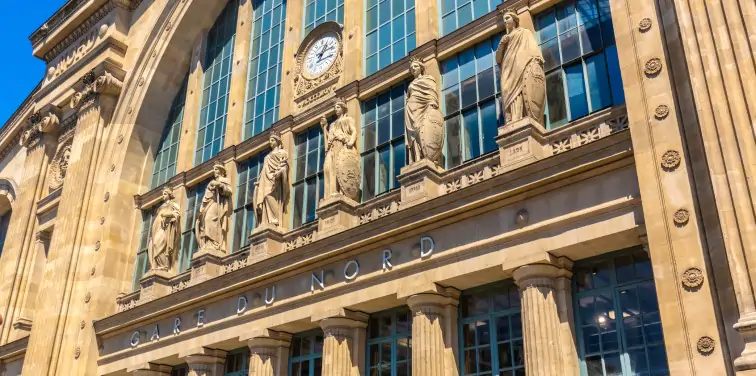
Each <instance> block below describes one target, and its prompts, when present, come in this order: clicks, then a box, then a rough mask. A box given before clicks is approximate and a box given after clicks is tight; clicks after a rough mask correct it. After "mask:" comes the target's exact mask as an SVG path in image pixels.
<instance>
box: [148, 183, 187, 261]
mask: <svg viewBox="0 0 756 376" xmlns="http://www.w3.org/2000/svg"><path fill="white" fill-rule="evenodd" d="M162 197H163V203H162V204H161V205H160V206H159V207H158V208H157V210H156V211H155V216H154V218H155V219H154V221H153V222H152V229H151V231H152V232H151V233H150V240H149V243H148V245H147V255H148V257H149V260H150V266H151V267H152V270H162V271H170V270H172V269H173V264H174V263H175V261H176V258H177V257H176V256H177V252H178V246H179V231H180V230H179V227H180V224H181V211H180V209H179V205H178V204H177V203H176V202H175V201H174V198H175V197H174V196H173V191H171V190H170V189H168V188H163V192H162Z"/></svg>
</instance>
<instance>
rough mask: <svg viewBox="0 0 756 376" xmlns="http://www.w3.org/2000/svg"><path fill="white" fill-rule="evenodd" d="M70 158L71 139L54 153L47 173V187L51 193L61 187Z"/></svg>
mask: <svg viewBox="0 0 756 376" xmlns="http://www.w3.org/2000/svg"><path fill="white" fill-rule="evenodd" d="M70 158H71V139H69V140H68V141H66V143H64V144H63V145H62V146H61V147H60V148H58V151H57V152H55V156H54V157H53V159H52V162H51V163H50V169H49V172H48V173H47V185H48V187H49V188H50V191H51V192H52V191H54V190H56V189H58V188H60V187H62V186H63V180H64V179H65V178H66V172H67V171H68V161H69V159H70Z"/></svg>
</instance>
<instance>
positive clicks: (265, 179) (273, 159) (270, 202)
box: [254, 133, 289, 227]
mask: <svg viewBox="0 0 756 376" xmlns="http://www.w3.org/2000/svg"><path fill="white" fill-rule="evenodd" d="M269 142H270V147H271V149H272V150H271V152H270V153H268V155H266V156H265V161H264V163H263V166H262V171H260V175H259V177H258V178H257V182H255V194H254V206H255V216H256V218H257V226H258V227H261V226H267V225H270V226H274V227H278V226H280V225H281V219H282V218H283V213H284V212H285V211H286V202H287V200H288V197H289V154H288V153H286V150H284V148H283V144H282V143H281V136H279V135H278V134H276V133H271V135H270V140H269Z"/></svg>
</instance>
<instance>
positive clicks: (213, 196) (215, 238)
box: [194, 163, 231, 252]
mask: <svg viewBox="0 0 756 376" xmlns="http://www.w3.org/2000/svg"><path fill="white" fill-rule="evenodd" d="M213 173H214V175H215V178H214V179H213V180H211V181H210V183H208V185H207V188H206V189H205V195H204V196H203V197H202V202H201V203H200V208H199V213H198V214H197V220H196V224H195V227H194V231H195V235H196V236H197V245H198V246H199V250H200V251H221V252H224V251H225V250H226V234H228V216H229V209H230V207H231V205H230V200H231V183H230V181H229V179H228V177H227V176H226V175H227V174H226V168H225V167H223V165H222V164H221V163H216V164H215V166H213Z"/></svg>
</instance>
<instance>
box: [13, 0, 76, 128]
mask: <svg viewBox="0 0 756 376" xmlns="http://www.w3.org/2000/svg"><path fill="white" fill-rule="evenodd" d="M65 2H66V1H65V0H26V1H3V12H2V13H0V14H2V16H0V35H2V36H3V38H2V40H1V41H0V44H1V45H2V50H3V54H2V57H3V58H2V59H0V72H3V90H0V126H2V125H5V122H6V121H7V120H8V118H10V116H11V115H13V112H15V111H16V109H17V108H18V106H20V105H21V102H23V101H24V99H26V96H27V95H29V93H30V92H31V91H32V89H34V87H35V86H37V84H38V83H39V81H40V80H41V79H42V75H43V74H44V72H45V62H44V61H42V60H40V59H37V58H36V57H34V56H32V48H31V42H29V35H31V33H32V32H33V31H34V30H36V29H37V28H38V27H40V26H42V24H43V23H45V21H47V19H48V18H50V16H52V15H53V13H55V11H57V10H58V8H60V7H61V6H62V5H63V4H65Z"/></svg>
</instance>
